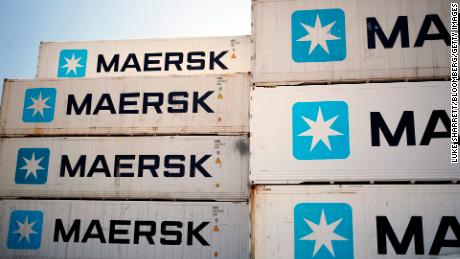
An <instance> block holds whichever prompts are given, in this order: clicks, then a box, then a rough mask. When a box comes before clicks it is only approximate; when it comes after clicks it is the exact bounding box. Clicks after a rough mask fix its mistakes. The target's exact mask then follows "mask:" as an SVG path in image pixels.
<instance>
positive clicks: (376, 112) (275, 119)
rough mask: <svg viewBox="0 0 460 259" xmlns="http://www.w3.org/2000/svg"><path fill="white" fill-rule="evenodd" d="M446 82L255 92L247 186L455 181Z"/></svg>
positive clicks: (457, 168) (458, 168)
mask: <svg viewBox="0 0 460 259" xmlns="http://www.w3.org/2000/svg"><path fill="white" fill-rule="evenodd" d="M449 96H450V88H449V82H448V81H432V82H405V83H375V84H349V85H331V86H324V85H319V86H318V85H317V86H313V85H311V86H282V87H276V88H262V87H256V89H255V90H254V91H253V92H252V96H251V98H252V99H251V119H250V120H251V122H250V124H251V125H250V126H251V139H250V147H251V158H250V166H251V170H250V179H251V180H252V182H253V183H256V184H260V183H301V182H337V181H366V182H373V181H392V180H397V181H419V180H420V181H425V180H428V181H445V180H446V181H451V180H453V181H457V180H459V179H460V165H459V164H451V163H450V161H451V160H450V158H451V157H450V156H451V154H450V147H451V139H450V131H451V130H450V106H449V98H450V97H449Z"/></svg>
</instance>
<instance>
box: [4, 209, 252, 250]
mask: <svg viewBox="0 0 460 259" xmlns="http://www.w3.org/2000/svg"><path fill="white" fill-rule="evenodd" d="M0 206H1V211H0V220H1V224H0V234H1V236H0V254H1V255H2V258H32V257H33V258H37V257H39V258H184V259H185V258H190V259H191V258H228V259H231V258H249V208H248V205H247V204H246V203H223V202H141V201H39V200H4V201H0ZM18 211H19V212H18ZM31 211H32V212H31ZM34 212H35V214H34ZM26 216H28V219H27V221H28V223H30V224H33V222H37V223H35V224H34V225H32V226H31V230H33V231H34V232H36V233H33V232H32V233H31V234H30V235H29V240H27V238H23V239H22V240H21V241H20V242H18V239H19V237H20V236H19V235H18V234H17V233H13V232H15V230H16V229H18V228H19V226H20V225H18V224H19V223H21V222H22V223H24V222H25V217H26ZM16 220H17V221H16ZM78 220H80V222H79V226H78ZM168 221H169V222H168ZM18 222H19V223H18ZM40 222H42V226H41V227H39V225H40ZM76 222H77V223H76ZM59 223H62V229H61V231H56V227H59V226H61V225H60V224H59ZM91 224H92V225H93V227H91ZM111 224H112V226H111ZM136 224H137V225H138V226H140V227H139V229H138V232H137V233H141V232H143V233H144V235H140V236H139V235H136V230H135V229H136ZM72 226H74V227H75V229H74V230H75V232H73V233H71V231H70V230H71V227H72ZM98 226H100V228H98ZM88 229H92V232H90V233H92V237H90V238H88V239H87V241H86V242H83V241H82V240H85V233H86V231H87V230H88ZM193 230H194V232H192V231H193ZM55 231H56V234H57V236H56V239H55ZM63 231H64V232H63ZM77 231H78V232H79V236H78V237H77V236H76V232H77ZM90 231H91V230H90ZM151 232H154V233H151ZM63 233H66V234H69V236H68V237H69V238H68V239H69V240H68V242H64V241H63V240H64V239H63ZM111 233H112V235H113V236H111ZM136 236H138V240H137V244H136V239H135V238H136ZM39 238H41V240H40V241H39V242H38V246H37V239H39ZM102 238H104V241H105V242H102ZM148 238H150V239H151V242H150V241H149V239H148ZM200 238H201V239H200ZM120 240H122V241H120ZM28 241H30V242H28ZM114 241H117V242H118V243H115V242H114ZM168 241H169V245H168V244H167V243H168ZM177 241H178V242H177ZM16 242H18V243H16ZM121 242H126V243H121ZM149 242H150V243H149ZM34 245H35V246H34ZM18 246H19V248H18Z"/></svg>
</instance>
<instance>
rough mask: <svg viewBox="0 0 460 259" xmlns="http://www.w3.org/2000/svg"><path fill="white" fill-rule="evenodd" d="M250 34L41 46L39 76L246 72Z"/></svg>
mask: <svg viewBox="0 0 460 259" xmlns="http://www.w3.org/2000/svg"><path fill="white" fill-rule="evenodd" d="M250 71H251V39H250V37H249V36H233V37H208V38H176V39H136V40H104V41H75V42H43V43H41V44H40V53H39V57H38V68H37V78H75V77H89V78H91V77H107V76H164V75H203V74H227V73H248V72H250Z"/></svg>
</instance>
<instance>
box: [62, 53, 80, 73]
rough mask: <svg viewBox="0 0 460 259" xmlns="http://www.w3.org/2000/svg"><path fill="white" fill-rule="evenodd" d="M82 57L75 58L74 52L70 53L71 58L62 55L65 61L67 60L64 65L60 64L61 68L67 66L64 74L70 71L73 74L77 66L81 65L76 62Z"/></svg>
mask: <svg viewBox="0 0 460 259" xmlns="http://www.w3.org/2000/svg"><path fill="white" fill-rule="evenodd" d="M81 58H82V57H79V58H75V54H72V58H70V59H69V58H66V57H64V59H65V61H66V62H67V63H66V64H65V65H62V66H61V68H67V72H66V75H68V74H69V73H70V71H72V72H73V73H74V74H75V75H76V74H77V67H83V66H82V65H80V64H79V63H78V62H79V61H80V59H81Z"/></svg>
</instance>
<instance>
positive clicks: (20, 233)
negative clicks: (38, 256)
mask: <svg viewBox="0 0 460 259" xmlns="http://www.w3.org/2000/svg"><path fill="white" fill-rule="evenodd" d="M9 222H10V223H9V227H8V239H7V247H8V248H9V249H21V250H23V249H39V248H40V243H41V236H42V228H43V212H42V211H39V210H14V211H12V212H11V214H10V220H9Z"/></svg>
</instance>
